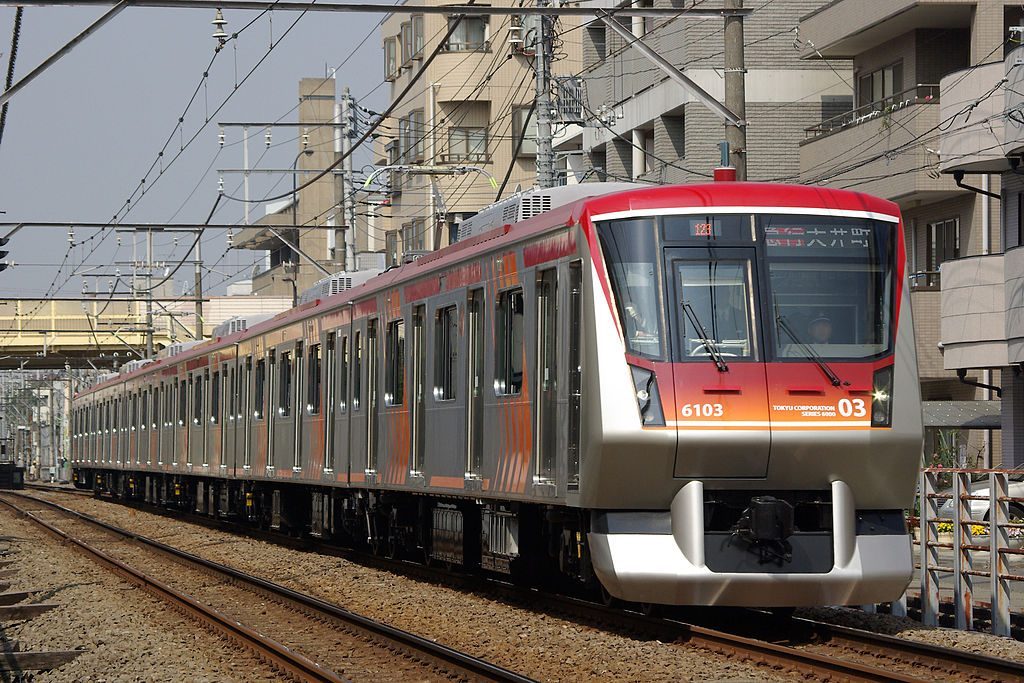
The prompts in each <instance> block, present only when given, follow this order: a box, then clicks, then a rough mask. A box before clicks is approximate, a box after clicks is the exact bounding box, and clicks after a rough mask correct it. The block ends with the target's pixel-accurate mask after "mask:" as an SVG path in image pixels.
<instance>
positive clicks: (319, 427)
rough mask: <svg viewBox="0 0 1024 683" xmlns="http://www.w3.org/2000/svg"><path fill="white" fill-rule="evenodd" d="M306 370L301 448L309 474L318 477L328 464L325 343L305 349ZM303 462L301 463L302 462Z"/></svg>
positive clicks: (318, 343) (319, 342)
mask: <svg viewBox="0 0 1024 683" xmlns="http://www.w3.org/2000/svg"><path fill="white" fill-rule="evenodd" d="M305 363H306V372H305V373H303V389H302V391H303V396H305V397H306V400H305V408H302V409H301V412H302V418H301V422H302V425H303V426H302V433H301V435H300V437H301V438H300V441H299V444H300V445H299V451H300V452H301V453H303V454H304V455H305V459H306V462H307V463H308V464H309V467H310V468H312V471H311V472H310V473H309V474H308V475H307V476H308V477H319V476H320V475H321V473H322V471H323V468H324V466H325V460H324V456H325V454H326V449H325V445H326V443H327V425H326V416H325V415H324V413H323V392H324V387H323V344H322V340H321V339H319V338H318V339H317V343H315V344H309V346H308V347H307V351H306V360H305ZM300 466H304V465H302V463H300Z"/></svg>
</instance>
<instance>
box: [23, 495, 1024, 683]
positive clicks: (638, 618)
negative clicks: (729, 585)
mask: <svg viewBox="0 0 1024 683" xmlns="http://www.w3.org/2000/svg"><path fill="white" fill-rule="evenodd" d="M26 486H32V487H33V488H40V489H46V490H51V491H58V492H60V493H66V494H69V495H92V494H91V492H86V491H84V490H80V489H65V488H60V487H53V486H46V485H35V486H33V485H32V484H27V485H26ZM101 500H103V499H101ZM47 502H49V501H47ZM111 502H113V501H111ZM137 507H140V509H144V510H148V511H151V512H153V513H154V514H160V515H167V516H170V517H172V518H175V519H182V518H183V517H184V518H187V520H188V521H190V522H195V523H199V524H201V525H203V526H207V527H209V528H215V529H219V530H224V529H225V527H226V526H227V527H229V528H231V529H232V530H236V531H238V532H241V533H243V534H245V535H247V536H249V537H252V538H257V539H260V540H265V541H268V542H275V543H277V544H279V545H285V546H287V547H294V548H299V549H303V550H307V551H309V550H313V551H314V552H316V551H319V552H327V553H330V554H334V555H341V556H344V557H347V558H349V559H356V560H357V561H361V562H364V563H372V564H374V565H375V566H378V567H381V568H384V569H386V570H389V571H394V572H397V573H402V574H406V575H409V574H416V575H417V576H418V578H426V579H429V580H441V581H442V582H447V583H452V582H453V581H457V582H464V584H465V585H464V586H463V587H468V588H469V589H471V590H473V589H490V590H497V591H501V592H503V593H505V594H507V595H509V596H510V597H515V598H523V597H524V596H525V597H526V598H527V599H529V600H536V599H541V600H542V603H543V605H544V606H545V607H554V608H563V609H564V610H565V611H568V612H570V613H572V614H574V615H576V616H580V617H583V618H587V619H591V620H595V619H596V620H601V621H604V622H607V623H609V624H613V625H617V626H622V625H627V626H630V627H631V628H635V629H638V630H646V631H652V630H653V631H655V632H657V633H659V635H661V636H662V637H664V638H665V639H669V640H671V639H681V640H683V641H688V642H691V643H693V644H694V645H698V646H703V647H708V648H710V649H717V650H719V651H728V652H731V653H735V654H748V653H749V652H750V651H751V650H750V649H747V648H746V646H747V645H748V644H754V645H755V646H756V647H757V649H758V652H759V653H763V655H764V658H765V660H766V661H772V662H775V663H778V664H781V665H783V666H786V667H790V668H797V669H798V670H801V671H804V672H806V673H811V674H816V675H826V674H827V675H832V674H835V675H837V676H838V677H843V678H847V679H849V680H882V681H920V680H923V679H921V678H915V677H912V676H906V675H903V674H899V673H898V672H892V671H886V670H882V669H879V668H877V667H871V666H866V665H858V664H856V663H852V664H853V666H854V667H863V669H864V671H862V672H861V674H859V675H854V673H852V672H849V671H847V672H846V673H843V671H842V670H841V669H842V668H845V667H847V665H849V664H851V663H850V662H847V661H845V660H836V659H834V658H831V657H829V656H827V655H821V654H817V653H811V652H806V651H803V650H800V649H799V648H793V647H790V646H785V645H777V644H774V643H771V642H768V641H766V640H763V639H760V638H756V637H749V636H744V635H740V634H737V633H729V632H727V631H723V630H721V629H720V628H710V627H707V626H703V625H700V624H696V623H692V622H690V621H681V620H678V619H673V618H659V617H649V616H646V615H643V614H640V613H638V612H633V611H626V610H622V609H614V608H608V607H605V606H604V605H599V604H597V603H594V602H589V601H586V600H580V599H577V598H572V597H568V596H564V595H557V594H545V593H538V592H537V591H525V592H524V591H523V590H522V589H519V588H517V587H515V586H512V585H509V584H506V583H503V582H493V581H483V582H481V581H477V577H473V576H467V575H461V574H455V575H453V574H451V573H448V572H443V571H440V570H436V569H433V568H430V567H426V566H423V565H420V564H411V563H408V562H404V561H401V560H389V559H387V558H382V557H380V556H377V555H369V554H367V553H363V552H360V551H357V550H351V549H342V548H339V547H338V546H332V545H329V544H321V543H313V544H310V542H309V541H308V540H305V541H298V540H295V539H291V538H288V537H285V536H282V535H280V534H274V533H270V532H262V531H259V530H255V529H252V528H249V527H247V526H245V525H241V524H238V523H234V522H227V521H225V520H219V519H211V518H208V517H205V516H201V515H193V514H189V513H187V514H185V515H181V514H178V513H171V512H170V511H166V510H162V509H160V508H154V507H152V506H149V505H143V506H137ZM101 524H102V522H101ZM129 533H130V532H129ZM460 585H462V584H461V583H460ZM744 614H745V616H744V618H743V620H742V621H743V622H744V624H745V625H750V624H752V622H754V621H756V620H763V621H762V623H761V624H760V629H761V630H762V631H765V632H772V630H774V635H778V631H779V629H780V628H782V629H791V630H800V631H810V632H812V634H813V635H814V641H812V642H818V643H824V644H831V645H835V646H837V647H843V648H846V649H850V650H857V651H858V652H864V651H869V652H871V653H873V654H878V655H881V656H884V657H888V658H890V659H894V660H901V661H905V662H911V663H915V664H917V665H920V666H922V667H924V668H926V669H927V670H928V671H929V672H935V671H937V670H942V671H946V672H950V673H962V674H964V675H969V676H975V677H980V678H983V679H986V680H1013V679H1018V680H1024V664H1022V663H1018V662H1013V661H1005V660H1002V659H997V658H995V657H991V656H988V655H984V654H978V653H974V652H969V651H966V650H957V649H949V648H944V647H941V646H938V645H932V644H930V643H922V642H918V641H912V640H905V639H901V638H896V637H893V636H889V635H885V634H881V633H873V632H871V631H864V630H861V629H856V628H851V627H848V626H840V625H836V624H830V623H827V622H822V621H816V620H813V619H808V618H804V617H792V618H790V619H788V620H780V619H779V618H777V617H774V616H769V615H767V614H765V613H763V612H760V611H757V610H749V611H748V612H745V613H744ZM751 630H756V629H754V628H752V629H751ZM730 648H731V649H730ZM762 648H763V649H762ZM793 653H799V655H800V657H799V658H798V659H797V660H794V659H793V658H792V657H791V655H792V654H793ZM837 661H840V662H842V663H841V664H840V665H838V666H837V665H836V662H837ZM924 680H927V679H924Z"/></svg>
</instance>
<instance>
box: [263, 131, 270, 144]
mask: <svg viewBox="0 0 1024 683" xmlns="http://www.w3.org/2000/svg"><path fill="white" fill-rule="evenodd" d="M263 142H264V143H266V145H267V147H270V129H269V128H267V132H266V133H264V134H263Z"/></svg>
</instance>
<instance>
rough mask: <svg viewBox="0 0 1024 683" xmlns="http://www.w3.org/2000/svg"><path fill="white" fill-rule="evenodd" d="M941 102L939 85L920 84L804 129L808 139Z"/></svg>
mask: <svg viewBox="0 0 1024 683" xmlns="http://www.w3.org/2000/svg"><path fill="white" fill-rule="evenodd" d="M938 102H939V85H938V84H937V83H918V84H917V85H914V86H912V87H910V88H907V89H906V90H901V91H900V92H898V93H895V94H893V95H889V96H888V97H883V98H882V99H880V100H876V101H874V102H869V103H867V104H863V105H861V106H859V107H857V108H856V109H851V110H850V111H847V112H843V113H842V114H838V115H836V116H833V117H831V118H828V119H825V120H824V121H822V122H821V123H818V124H815V125H813V126H810V127H808V128H804V134H805V136H806V137H817V136H819V135H826V134H828V133H832V132H834V131H837V130H839V129H841V128H846V127H847V126H852V125H857V124H860V123H863V122H865V121H870V120H872V119H875V118H878V117H879V116H884V115H885V114H889V113H891V112H894V111H896V110H898V109H903V108H904V107H909V106H910V105H912V104H937V103H938Z"/></svg>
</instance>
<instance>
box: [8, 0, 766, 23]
mask: <svg viewBox="0 0 1024 683" xmlns="http://www.w3.org/2000/svg"><path fill="white" fill-rule="evenodd" d="M113 4H114V0H55V1H50V0H0V7H15V6H18V5H21V6H23V7H55V6H57V7H59V6H68V7H70V6H79V7H83V6H84V7H102V6H106V5H113ZM129 4H130V5H131V6H132V7H145V8H154V7H162V8H169V9H221V10H223V11H225V12H227V11H230V10H259V11H263V10H268V9H271V10H273V11H275V12H360V13H371V14H387V13H391V12H394V11H395V6H394V5H381V4H375V3H370V2H287V1H284V0H282V1H281V2H268V0H262V1H260V0H133V1H132V2H130V3H129ZM400 7H401V10H402V11H403V12H410V13H415V14H447V15H454V14H462V15H465V16H487V15H489V16H499V15H500V16H510V15H522V14H538V15H548V16H556V17H592V16H595V14H596V15H601V14H604V13H605V10H595V9H594V8H593V7H558V6H555V5H552V6H550V7H543V8H542V7H519V6H508V7H495V6H491V5H472V4H468V5H422V4H416V3H409V4H404V5H401V6H400ZM751 11H752V10H749V9H736V10H729V9H715V8H704V7H694V8H691V9H686V10H680V9H679V8H678V7H622V8H616V9H615V10H614V14H615V15H616V16H627V17H661V18H665V19H667V18H670V17H676V16H679V15H680V14H681V15H682V16H683V17H684V18H685V17H693V18H707V17H727V16H742V15H745V14H750V13H751Z"/></svg>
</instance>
